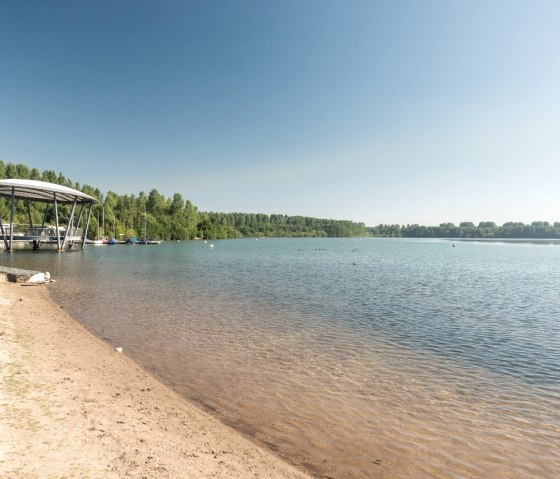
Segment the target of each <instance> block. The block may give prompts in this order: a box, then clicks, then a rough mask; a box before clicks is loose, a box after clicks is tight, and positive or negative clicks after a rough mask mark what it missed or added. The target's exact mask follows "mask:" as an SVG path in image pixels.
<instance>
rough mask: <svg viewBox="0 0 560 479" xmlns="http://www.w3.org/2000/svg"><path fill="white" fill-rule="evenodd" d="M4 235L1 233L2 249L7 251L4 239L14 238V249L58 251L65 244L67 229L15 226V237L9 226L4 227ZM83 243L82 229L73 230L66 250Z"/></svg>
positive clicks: (67, 238) (69, 232)
mask: <svg viewBox="0 0 560 479" xmlns="http://www.w3.org/2000/svg"><path fill="white" fill-rule="evenodd" d="M3 226H4V228H3V230H4V235H5V236H4V235H2V233H1V232H0V249H5V241H4V238H6V239H9V238H11V237H12V238H13V243H12V249H20V250H21V249H33V250H38V249H58V248H59V244H62V243H63V240H64V237H65V235H66V228H64V227H62V226H59V227H58V230H57V228H56V226H48V225H46V226H32V227H30V226H22V225H16V224H14V225H13V235H12V231H11V230H10V227H9V226H8V225H3ZM81 241H82V228H71V229H70V230H69V231H68V235H66V243H65V248H67V249H71V248H72V247H73V246H74V243H79V242H81Z"/></svg>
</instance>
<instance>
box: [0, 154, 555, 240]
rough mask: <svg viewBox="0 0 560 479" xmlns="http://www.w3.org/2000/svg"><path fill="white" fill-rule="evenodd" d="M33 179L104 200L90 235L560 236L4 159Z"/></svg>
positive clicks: (36, 218)
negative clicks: (286, 204)
mask: <svg viewBox="0 0 560 479" xmlns="http://www.w3.org/2000/svg"><path fill="white" fill-rule="evenodd" d="M4 178H14V179H31V180H40V181H48V182H50V183H56V184H59V185H63V186H67V187H70V188H75V189H77V190H80V191H83V192H84V193H86V194H88V195H90V196H93V197H94V198H97V199H98V200H99V205H98V206H96V207H95V208H94V212H93V214H92V218H91V223H90V229H89V234H88V236H89V237H90V238H98V237H101V236H105V237H108V238H111V237H114V238H117V239H126V238H129V237H131V236H135V237H143V236H144V224H145V223H146V229H147V236H148V237H149V238H151V239H165V240H169V239H171V240H181V239H194V238H205V239H228V238H241V237H247V236H248V237H259V236H260V237H263V236H268V237H354V236H377V237H414V238H560V223H559V222H555V223H553V224H551V223H549V222H547V221H535V222H533V223H531V224H524V223H513V222H509V223H504V224H503V225H502V226H498V225H496V224H495V223H493V222H491V221H486V222H481V223H479V224H478V225H475V224H474V223H472V222H463V223H460V224H459V225H458V226H456V225H454V224H453V223H443V224H440V225H439V226H421V225H417V224H413V225H398V224H392V225H384V224H380V225H378V226H373V227H366V226H365V225H364V223H356V222H353V221H344V220H332V219H319V218H311V217H306V216H287V215H282V214H272V215H268V214H262V213H219V212H204V211H199V210H198V208H197V207H196V206H195V205H194V204H193V203H192V202H191V201H190V200H185V199H184V198H183V196H182V195H181V194H180V193H175V194H174V195H173V196H172V197H170V198H165V196H164V195H162V194H160V193H159V192H158V190H157V189H155V188H154V189H152V190H151V191H150V192H149V193H148V194H146V193H144V192H140V193H139V194H138V195H134V194H132V195H128V194H127V195H120V194H117V193H115V192H113V191H109V192H107V194H105V195H104V194H103V193H102V192H101V190H100V189H99V188H96V187H93V186H89V185H80V184H79V183H74V182H72V181H71V180H70V179H68V178H66V177H65V176H64V175H63V174H62V173H59V174H57V173H56V172H54V171H53V170H45V171H43V172H40V171H39V170H38V169H37V168H29V167H28V166H26V165H23V164H14V163H4V162H3V161H1V160H0V179H4ZM8 205H9V202H8V200H7V199H0V217H1V218H2V221H4V222H6V221H8V220H9V215H10V211H9V207H8ZM44 212H45V208H44V204H43V205H42V204H37V203H35V204H31V216H32V220H33V223H34V224H41V223H42V221H43V215H44ZM59 213H60V215H61V221H62V222H63V223H64V222H66V221H67V220H68V217H69V215H70V207H69V206H60V208H59ZM53 216H54V212H53V211H52V208H51V209H50V210H49V211H48V212H47V217H46V222H47V223H50V224H54V217H53ZM15 223H20V224H28V212H27V207H26V205H25V203H24V202H23V201H17V202H16V211H15Z"/></svg>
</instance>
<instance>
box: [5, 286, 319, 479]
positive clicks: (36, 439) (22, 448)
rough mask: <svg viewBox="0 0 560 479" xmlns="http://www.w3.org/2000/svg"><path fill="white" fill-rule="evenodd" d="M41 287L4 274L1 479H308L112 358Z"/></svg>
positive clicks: (122, 357)
mask: <svg viewBox="0 0 560 479" xmlns="http://www.w3.org/2000/svg"><path fill="white" fill-rule="evenodd" d="M47 288H48V286H30V287H22V284H21V283H10V282H7V281H6V279H5V277H4V276H3V275H0V365H1V369H0V378H1V382H0V437H2V438H3V440H2V441H0V476H1V477H9V478H29V477H110V478H113V477H114V478H118V477H123V476H127V477H138V478H141V477H178V478H179V477H180V478H197V479H198V478H203V477H204V478H206V477H208V478H210V477H212V478H218V479H221V478H223V479H226V478H233V479H235V478H239V479H241V478H250V477H253V478H278V479H281V478H282V479H283V478H289V479H310V478H311V476H309V475H307V474H306V473H304V472H302V471H300V470H298V469H295V468H294V467H293V466H291V465H289V464H288V463H286V462H284V461H282V459H281V458H279V457H277V456H275V455H274V454H273V453H272V452H269V451H266V450H264V449H262V448H260V447H258V446H257V445H255V444H254V443H252V442H251V441H250V440H249V439H247V438H245V437H244V436H243V435H242V434H241V433H238V432H237V431H235V430H233V429H231V428H230V427H228V426H226V425H224V424H223V423H221V422H219V421H218V420H217V419H216V418H214V417H212V416H210V415H209V414H208V413H206V412H204V411H202V410H201V409H199V408H198V407H196V406H195V405H193V404H192V403H190V402H188V401H187V400H186V399H184V398H183V397H181V396H180V395H179V394H178V393H176V392H175V391H173V390H172V389H170V388H169V387H167V386H165V385H164V384H163V383H162V382H161V381H159V380H158V379H157V378H155V377H154V376H153V375H151V374H150V373H148V372H147V371H146V370H145V369H143V368H142V367H140V366H139V365H138V364H136V363H135V362H134V361H133V360H132V359H130V358H129V357H127V356H126V354H121V353H119V352H117V351H115V350H114V349H112V348H111V347H110V346H109V345H108V344H107V343H105V342H104V341H103V340H101V339H99V338H97V337H96V336H94V335H93V334H92V333H90V332H89V331H88V330H87V329H86V328H84V327H83V326H82V325H80V324H79V323H78V322H77V321H76V320H75V319H73V318H72V317H71V316H70V315H68V314H67V313H66V312H65V311H64V310H63V309H61V307H60V306H58V305H57V304H56V303H55V302H54V301H53V300H52V299H51V297H50V295H49V293H48V290H47ZM125 353H126V351H125Z"/></svg>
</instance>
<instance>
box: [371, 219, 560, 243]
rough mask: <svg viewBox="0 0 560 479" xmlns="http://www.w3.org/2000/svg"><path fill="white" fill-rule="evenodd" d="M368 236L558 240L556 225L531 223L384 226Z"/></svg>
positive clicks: (559, 231)
mask: <svg viewBox="0 0 560 479" xmlns="http://www.w3.org/2000/svg"><path fill="white" fill-rule="evenodd" d="M366 233H367V235H368V236H380V237H408V238H512V239H513V238H534V239H554V238H560V222H554V223H549V222H548V221H533V222H532V223H531V224H525V223H520V222H507V223H504V224H503V225H501V226H498V225H496V223H494V222H492V221H482V222H480V223H478V225H475V224H474V223H472V222H470V221H464V222H462V223H460V224H459V226H456V225H455V224H453V223H442V224H440V225H439V226H421V225H417V224H412V225H398V224H394V225H384V224H380V225H378V226H374V227H368V228H366Z"/></svg>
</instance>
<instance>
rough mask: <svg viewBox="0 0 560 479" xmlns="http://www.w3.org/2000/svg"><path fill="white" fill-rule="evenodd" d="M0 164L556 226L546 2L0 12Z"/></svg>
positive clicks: (197, 191) (310, 205)
mask: <svg viewBox="0 0 560 479" xmlns="http://www.w3.org/2000/svg"><path fill="white" fill-rule="evenodd" d="M0 159H2V160H3V161H4V162H10V161H11V162H14V163H25V164H27V165H28V166H30V167H33V166H36V167H37V168H39V169H40V170H44V169H52V170H55V171H56V172H57V173H58V172H62V173H63V174H64V175H65V176H66V177H69V178H70V179H72V180H73V181H75V182H79V183H82V184H83V183H87V184H90V185H92V186H95V187H99V188H100V189H101V191H103V192H104V193H106V192H107V191H109V190H113V191H115V192H117V193H119V194H126V193H128V194H138V193H139V192H140V191H144V192H146V193H147V192H149V191H150V190H151V189H152V188H154V187H155V188H157V189H158V191H159V192H160V193H162V194H164V195H165V196H166V197H169V196H172V195H173V193H175V192H178V193H181V194H182V195H183V197H184V198H185V199H190V200H191V201H192V202H193V203H194V204H195V205H197V206H198V207H199V208H200V209H201V210H204V211H223V212H230V211H241V212H254V213H257V212H259V213H269V214H270V213H284V214H288V215H307V216H315V217H321V218H336V219H351V220H356V221H363V222H365V223H366V224H367V225H370V226H371V225H375V224H378V223H401V224H407V223H420V224H439V223H442V222H447V221H451V222H455V223H459V222H460V221H473V222H475V223H478V222H479V221H486V220H487V221H495V222H496V223H498V224H501V223H503V222H505V221H523V222H531V221H534V220H545V221H551V222H552V221H560V2H559V1H557V0H551V1H542V0H527V1H515V0H504V1H500V0H482V1H477V0H465V1H451V0H421V1H420V0H416V1H413V0H409V1H405V0H389V1H376V0H366V1H358V0H338V1H332V0H293V1H292V0H274V1H273V0H268V1H267V0H231V1H212V0H200V1H189V0H177V1H173V0H166V1H155V0H154V1H145V0H133V1H118V0H110V1H100V0H96V1H93V0H92V1H73V0H72V1H71V0H67V1H56V0H50V1H44V0H40V1H31V0H28V1H14V0H0Z"/></svg>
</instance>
